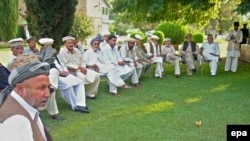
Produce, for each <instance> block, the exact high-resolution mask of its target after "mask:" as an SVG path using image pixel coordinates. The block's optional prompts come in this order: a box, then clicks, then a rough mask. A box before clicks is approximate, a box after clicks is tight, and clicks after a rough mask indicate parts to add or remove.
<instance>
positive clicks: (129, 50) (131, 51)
mask: <svg viewBox="0 0 250 141" xmlns="http://www.w3.org/2000/svg"><path fill="white" fill-rule="evenodd" d="M135 41H136V40H135V39H133V38H128V39H127V40H126V43H125V44H123V46H122V47H121V48H120V50H119V52H120V55H121V58H122V59H123V61H124V62H125V63H126V64H127V65H128V66H129V67H131V68H132V69H133V72H132V76H131V83H132V84H134V86H135V87H141V84H140V83H139V79H140V76H141V73H142V67H143V65H142V61H141V60H140V59H139V58H138V57H137V55H136V51H135V48H134V45H135Z"/></svg>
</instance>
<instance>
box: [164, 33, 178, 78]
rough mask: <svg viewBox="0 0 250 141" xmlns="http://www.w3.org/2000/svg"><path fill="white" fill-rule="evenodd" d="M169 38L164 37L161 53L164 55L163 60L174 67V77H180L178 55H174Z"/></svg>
mask: <svg viewBox="0 0 250 141" xmlns="http://www.w3.org/2000/svg"><path fill="white" fill-rule="evenodd" d="M170 41H171V39H170V38H165V39H164V45H163V46H162V55H163V57H164V60H165V61H166V62H169V63H171V64H173V65H174V69H175V73H174V74H175V76H176V78H179V77H180V63H179V62H180V57H179V56H176V53H175V49H174V47H173V46H172V45H171V42H170Z"/></svg>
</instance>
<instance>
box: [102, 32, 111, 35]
mask: <svg viewBox="0 0 250 141" xmlns="http://www.w3.org/2000/svg"><path fill="white" fill-rule="evenodd" d="M104 35H110V32H108V31H107V32H104V33H103V34H102V36H104Z"/></svg>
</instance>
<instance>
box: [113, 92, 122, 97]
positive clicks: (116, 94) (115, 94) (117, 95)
mask: <svg viewBox="0 0 250 141" xmlns="http://www.w3.org/2000/svg"><path fill="white" fill-rule="evenodd" d="M112 94H113V96H116V97H119V96H121V95H120V94H118V93H112Z"/></svg>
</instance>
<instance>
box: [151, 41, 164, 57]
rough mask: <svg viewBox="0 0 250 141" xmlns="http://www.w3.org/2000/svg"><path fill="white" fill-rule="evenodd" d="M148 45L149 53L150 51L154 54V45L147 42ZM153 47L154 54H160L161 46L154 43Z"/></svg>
mask: <svg viewBox="0 0 250 141" xmlns="http://www.w3.org/2000/svg"><path fill="white" fill-rule="evenodd" d="M149 45H150V53H151V54H154V47H153V44H152V43H149ZM158 48H159V51H160V52H158ZM155 49H156V55H159V54H161V47H160V46H159V45H158V44H156V45H155Z"/></svg>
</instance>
